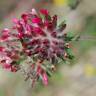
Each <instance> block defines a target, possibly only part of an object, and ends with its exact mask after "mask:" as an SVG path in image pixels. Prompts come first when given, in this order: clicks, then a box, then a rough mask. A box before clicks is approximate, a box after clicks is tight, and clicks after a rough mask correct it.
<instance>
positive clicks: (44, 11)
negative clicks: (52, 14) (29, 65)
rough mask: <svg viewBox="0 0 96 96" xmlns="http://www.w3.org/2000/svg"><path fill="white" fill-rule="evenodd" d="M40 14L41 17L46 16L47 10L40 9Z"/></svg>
mask: <svg viewBox="0 0 96 96" xmlns="http://www.w3.org/2000/svg"><path fill="white" fill-rule="evenodd" d="M40 13H41V14H43V15H48V14H49V12H48V10H46V9H41V10H40Z"/></svg>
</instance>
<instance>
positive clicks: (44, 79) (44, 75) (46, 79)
mask: <svg viewBox="0 0 96 96" xmlns="http://www.w3.org/2000/svg"><path fill="white" fill-rule="evenodd" d="M43 84H44V85H48V77H47V74H46V73H43Z"/></svg>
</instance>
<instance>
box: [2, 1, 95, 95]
mask: <svg viewBox="0 0 96 96" xmlns="http://www.w3.org/2000/svg"><path fill="white" fill-rule="evenodd" d="M32 8H35V9H37V10H39V9H41V8H46V9H48V10H49V11H50V13H51V14H57V15H58V17H59V20H58V22H60V21H62V20H64V19H65V20H66V23H67V28H66V30H65V31H66V32H73V33H76V34H80V36H81V37H80V40H79V41H78V42H73V44H72V46H73V51H74V55H75V57H76V58H75V60H74V62H72V64H71V65H67V64H65V65H64V64H61V65H60V66H59V69H58V70H57V72H56V73H55V74H54V75H53V76H52V77H51V78H49V85H48V86H42V84H37V85H36V87H34V88H32V87H31V84H30V82H25V81H24V77H23V76H22V74H19V73H18V72H17V73H16V74H14V73H10V72H8V71H6V70H4V69H2V68H0V96H96V0H0V30H2V29H3V28H4V27H10V26H11V24H12V18H14V17H17V18H19V17H20V14H21V13H22V12H26V11H30V10H31V9H32Z"/></svg>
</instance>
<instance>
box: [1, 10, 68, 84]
mask: <svg viewBox="0 0 96 96" xmlns="http://www.w3.org/2000/svg"><path fill="white" fill-rule="evenodd" d="M13 22H14V25H13V26H12V28H10V29H7V28H5V29H4V30H3V31H2V32H1V36H0V64H1V65H2V66H3V68H5V69H9V70H11V71H12V72H16V71H18V70H20V69H21V67H20V65H21V63H22V62H21V61H22V58H23V59H26V58H28V57H30V59H31V60H32V61H31V66H30V64H29V66H30V69H28V71H26V72H25V74H27V78H31V79H32V80H33V82H34V81H35V80H39V79H41V80H42V81H43V83H44V84H45V85H47V83H48V77H47V76H48V72H47V67H48V66H47V64H45V65H44V64H43V63H45V62H46V61H48V62H49V64H51V65H55V64H56V63H57V62H58V58H61V57H63V58H67V53H66V51H65V47H66V44H65V41H64V37H65V36H66V34H62V32H63V30H64V29H65V28H66V24H65V23H64V22H63V23H62V24H61V25H60V26H57V15H54V16H52V17H51V16H50V15H49V12H48V10H46V9H41V10H40V12H39V13H37V12H36V10H35V9H32V11H31V12H28V13H23V14H22V15H21V18H20V19H16V18H15V19H13ZM67 47H69V46H68V44H67ZM27 65H28V64H27ZM43 65H44V66H45V68H44V66H43ZM42 66H43V67H42ZM48 68H49V69H48V70H51V67H48ZM52 68H53V67H52ZM29 70H30V71H29Z"/></svg>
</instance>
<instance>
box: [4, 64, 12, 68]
mask: <svg viewBox="0 0 96 96" xmlns="http://www.w3.org/2000/svg"><path fill="white" fill-rule="evenodd" d="M3 68H5V69H10V68H11V65H10V64H7V63H5V64H3Z"/></svg>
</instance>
